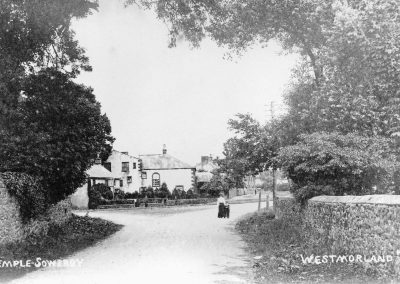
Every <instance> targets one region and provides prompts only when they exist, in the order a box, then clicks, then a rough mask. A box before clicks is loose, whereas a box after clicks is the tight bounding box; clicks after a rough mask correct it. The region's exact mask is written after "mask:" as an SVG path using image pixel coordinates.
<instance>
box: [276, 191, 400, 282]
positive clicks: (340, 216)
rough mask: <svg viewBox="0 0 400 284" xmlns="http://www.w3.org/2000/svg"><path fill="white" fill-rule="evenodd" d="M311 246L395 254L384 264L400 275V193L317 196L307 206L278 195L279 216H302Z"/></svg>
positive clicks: (368, 254) (342, 252)
mask: <svg viewBox="0 0 400 284" xmlns="http://www.w3.org/2000/svg"><path fill="white" fill-rule="evenodd" d="M299 216H300V219H301V224H302V226H303V233H304V234H305V239H306V240H307V241H308V242H309V245H310V247H315V248H324V251H325V253H328V254H332V255H353V256H355V255H361V256H363V257H364V256H366V257H372V256H375V257H378V256H382V257H386V256H391V257H392V260H393V261H390V262H387V263H385V264H384V265H383V267H384V269H389V270H391V271H394V272H395V273H397V274H398V275H400V257H398V254H399V253H400V196H399V195H364V196H317V197H314V198H311V199H310V200H309V201H308V202H307V205H306V206H305V207H304V208H302V209H301V208H300V206H299V205H298V204H297V203H296V202H295V200H294V198H293V197H284V198H277V202H276V217H277V218H292V219H293V218H294V219H296V218H299Z"/></svg>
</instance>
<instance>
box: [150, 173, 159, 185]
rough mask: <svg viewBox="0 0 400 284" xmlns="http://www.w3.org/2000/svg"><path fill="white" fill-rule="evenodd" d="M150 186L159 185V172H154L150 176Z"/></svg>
mask: <svg viewBox="0 0 400 284" xmlns="http://www.w3.org/2000/svg"><path fill="white" fill-rule="evenodd" d="M151 178H152V186H153V187H160V174H159V173H154V174H153V175H152V176H151Z"/></svg>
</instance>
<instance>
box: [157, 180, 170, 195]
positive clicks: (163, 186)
mask: <svg viewBox="0 0 400 284" xmlns="http://www.w3.org/2000/svg"><path fill="white" fill-rule="evenodd" d="M170 196H171V192H170V191H169V189H168V186H167V184H166V183H165V182H163V183H162V184H161V187H160V189H159V190H158V194H157V196H156V197H159V198H168V197H170Z"/></svg>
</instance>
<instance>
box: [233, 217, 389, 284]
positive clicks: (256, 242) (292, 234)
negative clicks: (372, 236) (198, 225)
mask: <svg viewBox="0 0 400 284" xmlns="http://www.w3.org/2000/svg"><path fill="white" fill-rule="evenodd" d="M235 228H236V230H237V231H239V232H240V233H241V234H242V236H243V239H244V240H245V241H246V243H247V245H248V248H249V250H250V254H251V257H252V258H253V260H252V261H251V263H252V266H253V270H254V272H255V273H254V275H255V279H254V280H255V282H256V283H260V284H261V283H266V281H267V282H268V283H388V282H390V280H391V279H395V278H394V276H393V275H384V274H382V273H381V272H380V271H378V270H377V269H375V268H374V267H373V266H372V267H370V268H368V269H364V268H362V267H360V266H359V265H356V264H351V263H330V264H321V265H315V264H303V263H302V260H301V256H300V255H303V256H306V255H307V256H309V255H311V254H312V253H313V254H318V253H319V251H323V248H317V247H312V248H310V247H308V246H307V241H306V239H304V237H303V234H302V230H303V229H302V227H301V225H300V224H299V223H296V222H292V221H291V220H290V219H274V214H273V213H272V212H264V213H262V214H254V215H252V216H250V217H248V218H245V219H243V220H240V221H239V222H238V223H237V224H236V227H235Z"/></svg>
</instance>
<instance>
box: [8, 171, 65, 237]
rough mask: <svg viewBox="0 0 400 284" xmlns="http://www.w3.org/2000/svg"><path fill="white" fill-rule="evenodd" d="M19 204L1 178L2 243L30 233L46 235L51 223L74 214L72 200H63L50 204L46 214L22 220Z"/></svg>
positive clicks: (59, 223) (61, 221) (58, 223)
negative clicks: (25, 220)
mask: <svg viewBox="0 0 400 284" xmlns="http://www.w3.org/2000/svg"><path fill="white" fill-rule="evenodd" d="M19 209H20V208H19V204H18V203H17V201H16V200H15V198H14V197H12V196H10V194H9V193H8V191H7V189H6V187H5V185H4V183H3V181H2V179H1V178H0V245H3V244H6V243H12V242H17V241H20V240H23V239H25V238H27V237H29V236H30V235H45V234H47V230H48V228H49V225H50V224H56V225H61V224H63V223H64V222H66V221H68V219H69V218H70V217H71V216H72V211H71V201H70V200H69V199H66V200H63V201H61V202H59V203H57V204H55V205H52V206H50V208H49V209H48V211H47V212H46V214H45V215H44V216H40V218H38V219H36V220H29V222H27V223H23V222H22V218H21V215H20V210H19Z"/></svg>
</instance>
